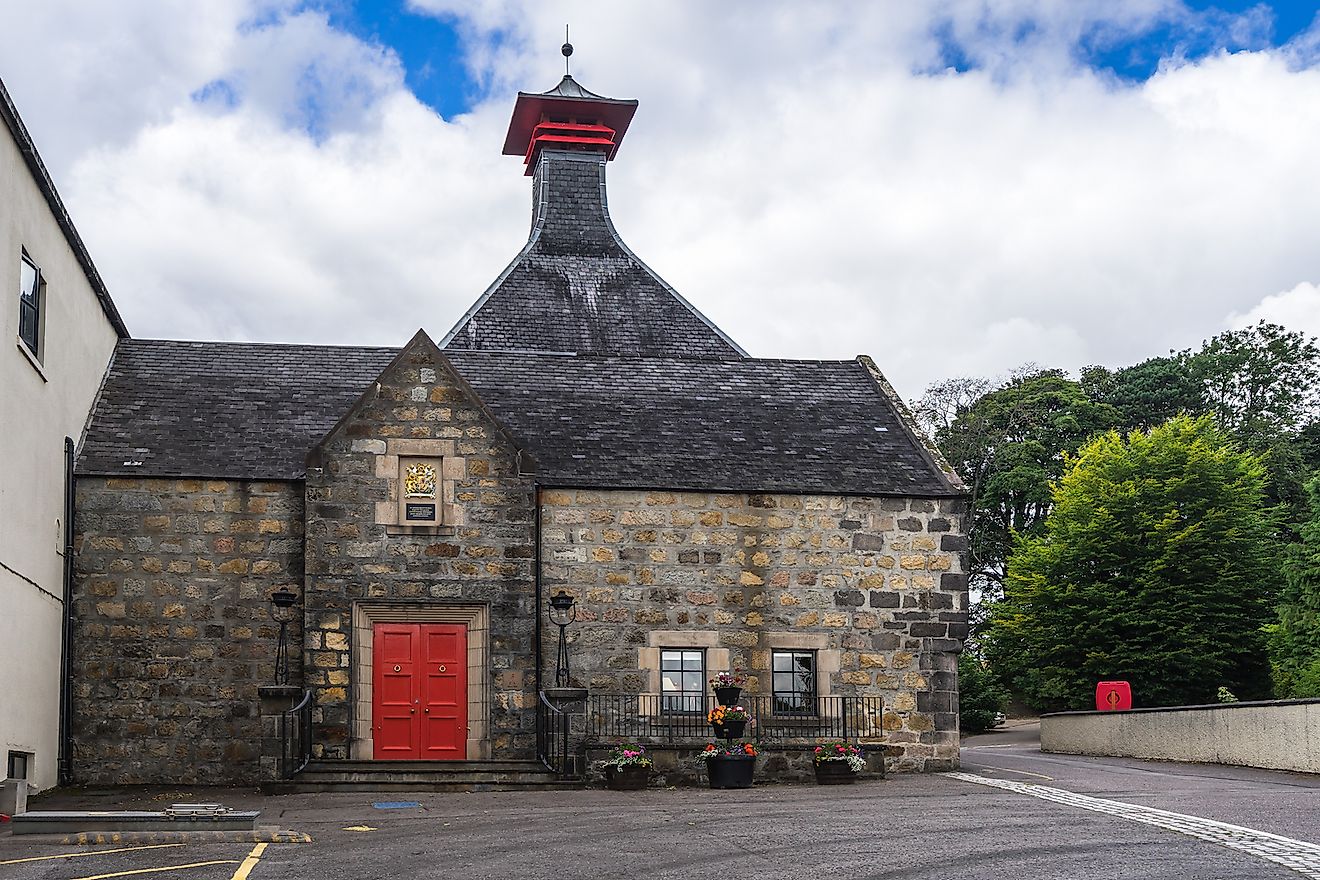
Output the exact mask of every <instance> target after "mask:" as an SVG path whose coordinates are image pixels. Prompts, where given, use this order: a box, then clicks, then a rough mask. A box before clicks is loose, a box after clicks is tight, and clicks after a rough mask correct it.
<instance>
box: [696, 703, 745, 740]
mask: <svg viewBox="0 0 1320 880" xmlns="http://www.w3.org/2000/svg"><path fill="white" fill-rule="evenodd" d="M751 717H752V716H751V713H749V712H748V711H747V710H746V709H744V708H743V707H742V706H716V707H715V708H714V709H711V710H710V711H709V712H707V713H706V723H708V724H709V725H710V726H711V727H714V728H715V735H716V736H717V737H719V738H720V739H737V738H738V737H740V736H742V735H743V730H745V729H746V727H747V722H748V721H750V720H751Z"/></svg>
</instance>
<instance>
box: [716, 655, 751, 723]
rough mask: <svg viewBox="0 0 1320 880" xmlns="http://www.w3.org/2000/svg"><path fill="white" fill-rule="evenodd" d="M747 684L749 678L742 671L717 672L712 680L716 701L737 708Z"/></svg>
mask: <svg viewBox="0 0 1320 880" xmlns="http://www.w3.org/2000/svg"><path fill="white" fill-rule="evenodd" d="M746 683H747V676H745V675H743V672H742V670H741V669H735V670H733V671H732V672H717V673H715V676H714V677H713V678H712V679H711V680H710V686H711V689H712V690H714V691H715V699H716V700H719V703H720V705H721V706H736V705H737V704H738V697H739V696H741V695H742V686H743V685H744V684H746ZM739 735H741V734H739Z"/></svg>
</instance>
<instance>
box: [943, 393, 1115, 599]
mask: <svg viewBox="0 0 1320 880" xmlns="http://www.w3.org/2000/svg"><path fill="white" fill-rule="evenodd" d="M946 386H947V387H941V386H937V387H936V388H933V389H932V392H928V394H927V396H926V397H925V398H923V400H922V401H921V402H920V403H919V404H918V410H919V411H921V412H923V414H925V415H926V418H927V419H928V420H929V421H934V422H936V424H935V426H934V427H935V441H936V443H937V444H938V446H939V448H940V450H941V451H942V452H943V453H944V455H945V457H946V458H948V459H949V461H950V463H952V465H953V466H954V469H955V470H957V471H958V473H959V474H960V475H961V476H962V478H963V480H965V481H966V483H967V485H968V488H969V489H970V491H971V495H972V497H971V503H970V517H969V521H968V522H967V523H966V526H967V529H968V536H969V538H970V543H971V548H970V560H971V562H970V566H969V574H970V575H971V576H972V580H973V586H974V587H975V588H977V589H978V590H981V591H984V592H988V593H991V594H992V595H993V594H996V593H998V589H999V586H1000V584H1001V581H1002V576H1003V571H1004V563H1005V561H1006V559H1007V557H1008V554H1009V551H1010V550H1011V549H1012V546H1013V535H1014V533H1019V534H1025V535H1033V534H1037V533H1038V532H1039V530H1040V528H1041V526H1042V524H1043V523H1044V521H1045V516H1046V514H1048V512H1049V509H1050V505H1051V503H1052V501H1051V496H1050V481H1051V480H1054V479H1057V478H1058V477H1059V475H1060V474H1061V473H1062V472H1063V461H1064V453H1065V452H1069V451H1073V450H1075V449H1077V447H1078V446H1079V445H1080V444H1081V443H1082V442H1083V441H1085V440H1086V439H1087V438H1088V437H1090V436H1091V435H1093V434H1095V433H1096V432H1097V431H1102V430H1105V429H1107V428H1109V427H1110V426H1111V425H1112V424H1113V423H1114V420H1115V418H1116V412H1115V410H1114V409H1113V407H1111V406H1109V405H1107V404H1102V403H1096V402H1094V401H1093V400H1091V398H1089V397H1088V396H1087V395H1086V393H1085V392H1084V391H1083V389H1082V386H1081V385H1080V384H1079V383H1077V382H1074V381H1072V380H1071V379H1069V378H1067V376H1065V375H1064V374H1063V372H1062V371H1060V370H1037V371H1033V372H1028V373H1023V374H1020V375H1018V376H1016V377H1014V378H1012V379H1010V380H1009V381H1008V382H1007V383H1005V384H1004V385H1002V386H1000V387H999V388H996V389H995V390H993V391H989V392H986V393H982V394H981V395H980V396H979V397H974V396H973V395H974V393H975V391H976V390H977V389H978V388H983V387H984V385H983V384H982V385H979V386H978V384H977V383H976V382H975V381H974V380H959V381H958V382H955V383H946ZM940 391H942V392H944V393H943V394H940V393H935V392H940ZM937 401H942V402H943V404H942V405H941V404H940V403H938V402H937ZM949 401H955V404H954V406H952V407H951V406H950V405H949ZM968 401H970V402H968ZM937 413H943V417H944V418H945V419H946V420H947V419H948V418H949V415H950V414H951V413H952V420H951V421H947V423H946V424H943V425H940V424H938V421H939V419H938V417H934V418H932V414H937ZM929 421H928V423H929Z"/></svg>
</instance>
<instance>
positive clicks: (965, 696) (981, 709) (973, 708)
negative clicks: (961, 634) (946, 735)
mask: <svg viewBox="0 0 1320 880" xmlns="http://www.w3.org/2000/svg"><path fill="white" fill-rule="evenodd" d="M1007 706H1008V691H1007V690H1005V689H1004V686H1003V685H1002V684H1000V683H999V677H998V676H997V675H995V673H994V670H992V669H990V668H989V667H988V666H986V665H985V663H983V662H982V661H981V660H979V659H977V658H976V657H974V656H973V655H972V654H971V653H962V654H959V655H958V729H959V730H961V731H962V732H963V733H981V732H982V731H985V730H989V729H990V728H991V727H994V726H995V721H996V719H997V716H998V715H999V714H1000V713H1001V712H1003V711H1004V709H1005V708H1006V707H1007Z"/></svg>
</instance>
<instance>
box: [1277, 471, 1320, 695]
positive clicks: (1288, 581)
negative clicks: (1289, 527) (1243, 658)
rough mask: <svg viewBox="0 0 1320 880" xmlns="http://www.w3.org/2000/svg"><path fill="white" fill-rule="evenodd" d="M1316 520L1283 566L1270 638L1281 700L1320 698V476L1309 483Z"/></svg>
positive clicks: (1307, 525)
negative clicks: (1280, 588) (1279, 593)
mask: <svg viewBox="0 0 1320 880" xmlns="http://www.w3.org/2000/svg"><path fill="white" fill-rule="evenodd" d="M1306 491H1307V495H1308V497H1309V500H1310V510H1311V517H1310V519H1308V520H1307V521H1306V522H1305V523H1303V524H1302V527H1301V541H1300V542H1299V543H1296V544H1293V545H1291V546H1290V547H1289V548H1288V550H1287V559H1286V561H1285V562H1284V566H1283V573H1284V586H1283V590H1282V593H1281V595H1280V596H1279V609H1278V610H1279V622H1278V625H1277V626H1275V627H1274V628H1273V631H1272V633H1271V636H1270V647H1271V654H1272V655H1273V659H1274V664H1275V675H1274V682H1275V690H1276V696H1280V697H1320V478H1316V479H1312V480H1311V481H1310V482H1308V483H1307V484H1306Z"/></svg>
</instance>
